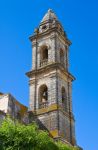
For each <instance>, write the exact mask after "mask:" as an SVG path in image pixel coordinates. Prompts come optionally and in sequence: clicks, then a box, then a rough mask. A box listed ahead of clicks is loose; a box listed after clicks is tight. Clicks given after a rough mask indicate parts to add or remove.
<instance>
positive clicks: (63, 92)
mask: <svg viewBox="0 0 98 150" xmlns="http://www.w3.org/2000/svg"><path fill="white" fill-rule="evenodd" d="M61 96H62V107H63V108H64V110H65V111H67V95H66V91H65V88H64V87H62V89H61Z"/></svg>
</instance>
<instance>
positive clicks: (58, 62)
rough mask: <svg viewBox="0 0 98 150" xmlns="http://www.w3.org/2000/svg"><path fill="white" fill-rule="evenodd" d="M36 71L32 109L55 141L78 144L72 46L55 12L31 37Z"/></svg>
mask: <svg viewBox="0 0 98 150" xmlns="http://www.w3.org/2000/svg"><path fill="white" fill-rule="evenodd" d="M30 41H31V43H32V69H31V71H29V72H28V73H27V76H28V77H29V87H30V103H29V110H30V111H32V112H34V114H35V116H36V117H37V118H38V119H39V120H40V121H41V122H42V123H43V124H44V126H45V127H46V128H47V129H48V131H49V132H50V134H51V135H52V136H53V138H55V139H58V138H60V139H61V140H63V141H65V142H69V143H71V144H72V145H75V144H76V140H75V127H74V116H73V111H72V81H74V79H75V78H74V77H73V75H72V74H71V73H70V72H69V67H68V64H69V57H68V55H69V46H70V44H71V42H70V41H69V40H68V38H67V35H66V33H65V32H64V29H63V27H62V25H61V23H60V22H59V20H58V18H57V16H56V15H55V13H54V12H53V11H52V10H50V9H49V10H48V12H47V13H46V14H45V16H44V17H43V19H42V21H41V23H40V25H39V27H38V28H37V29H36V31H35V33H34V34H33V35H32V36H31V37H30Z"/></svg>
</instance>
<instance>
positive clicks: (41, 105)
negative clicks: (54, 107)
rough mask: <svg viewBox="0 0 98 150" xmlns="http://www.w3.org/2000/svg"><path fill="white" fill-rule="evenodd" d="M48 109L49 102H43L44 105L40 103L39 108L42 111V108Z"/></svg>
mask: <svg viewBox="0 0 98 150" xmlns="http://www.w3.org/2000/svg"><path fill="white" fill-rule="evenodd" d="M46 107H48V102H43V103H40V104H39V108H40V109H41V108H46Z"/></svg>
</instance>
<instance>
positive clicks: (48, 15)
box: [41, 9, 58, 22]
mask: <svg viewBox="0 0 98 150" xmlns="http://www.w3.org/2000/svg"><path fill="white" fill-rule="evenodd" d="M47 20H58V19H57V16H56V15H55V13H54V12H53V11H52V10H51V9H49V10H48V12H47V13H46V14H45V16H44V17H43V19H42V21H41V22H44V21H47Z"/></svg>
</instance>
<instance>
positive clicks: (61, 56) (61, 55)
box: [60, 49, 64, 65]
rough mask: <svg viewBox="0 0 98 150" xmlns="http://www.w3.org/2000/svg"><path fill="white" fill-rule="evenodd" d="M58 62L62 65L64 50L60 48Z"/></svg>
mask: <svg viewBox="0 0 98 150" xmlns="http://www.w3.org/2000/svg"><path fill="white" fill-rule="evenodd" d="M60 63H61V64H63V65H64V51H63V49H60Z"/></svg>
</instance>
